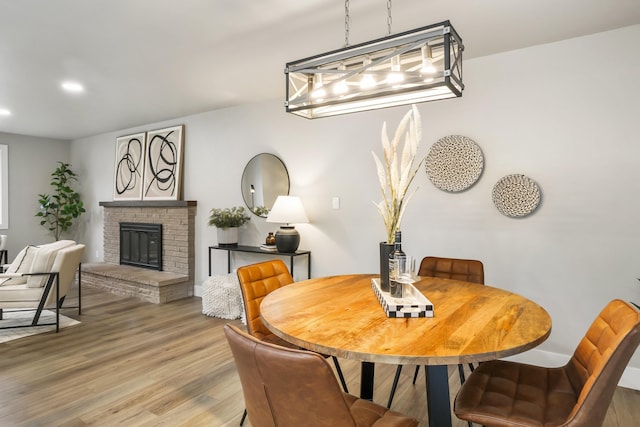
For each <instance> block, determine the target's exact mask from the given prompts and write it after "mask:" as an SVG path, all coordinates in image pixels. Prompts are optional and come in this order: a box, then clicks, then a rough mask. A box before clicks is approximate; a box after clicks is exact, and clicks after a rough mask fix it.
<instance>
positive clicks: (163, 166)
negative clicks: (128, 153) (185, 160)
mask: <svg viewBox="0 0 640 427" xmlns="http://www.w3.org/2000/svg"><path fill="white" fill-rule="evenodd" d="M183 145H184V125H179V126H173V127H169V128H165V129H158V130H154V131H150V132H147V150H146V158H145V161H144V188H143V191H142V200H181V198H182V151H183Z"/></svg>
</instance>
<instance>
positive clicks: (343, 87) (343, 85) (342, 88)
mask: <svg viewBox="0 0 640 427" xmlns="http://www.w3.org/2000/svg"><path fill="white" fill-rule="evenodd" d="M338 70H339V71H342V72H343V74H342V75H341V76H340V77H339V79H341V80H339V81H338V82H336V83H335V84H334V85H333V93H334V95H344V94H345V93H347V92H349V86H347V79H345V78H343V77H344V74H345V73H346V67H345V66H344V64H341V65H340V66H339V67H338Z"/></svg>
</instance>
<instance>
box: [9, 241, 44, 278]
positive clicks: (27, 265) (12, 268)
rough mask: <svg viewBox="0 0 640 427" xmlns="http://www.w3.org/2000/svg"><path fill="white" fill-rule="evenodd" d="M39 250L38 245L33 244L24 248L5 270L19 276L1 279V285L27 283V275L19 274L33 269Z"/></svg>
mask: <svg viewBox="0 0 640 427" xmlns="http://www.w3.org/2000/svg"><path fill="white" fill-rule="evenodd" d="M37 251H38V247H37V246H33V245H29V246H27V247H26V248H24V249H22V250H21V251H20V252H19V253H18V255H17V256H16V258H15V259H14V260H13V262H12V263H11V264H9V267H8V268H7V270H6V271H5V273H7V274H16V275H18V276H17V277H12V278H3V279H0V286H8V285H23V284H25V283H27V277H26V276H20V275H19V274H24V273H28V272H29V271H30V270H31V264H32V263H33V258H34V257H35V255H36V252H37Z"/></svg>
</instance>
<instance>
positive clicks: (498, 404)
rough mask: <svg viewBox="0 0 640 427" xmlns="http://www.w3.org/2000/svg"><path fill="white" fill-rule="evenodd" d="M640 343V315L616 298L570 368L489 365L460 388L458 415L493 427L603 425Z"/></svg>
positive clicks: (456, 404) (498, 362)
mask: <svg viewBox="0 0 640 427" xmlns="http://www.w3.org/2000/svg"><path fill="white" fill-rule="evenodd" d="M639 343H640V312H639V311H638V310H637V309H636V308H635V307H633V306H632V305H631V304H629V303H626V302H624V301H621V300H613V301H611V302H610V303H609V304H607V306H606V307H604V309H603V310H602V311H601V312H600V314H599V315H598V317H597V318H596V319H595V320H594V321H593V323H592V324H591V326H590V327H589V329H588V330H587V333H586V334H585V336H584V337H583V338H582V340H581V341H580V343H579V344H578V347H577V348H576V350H575V352H574V353H573V356H572V357H571V359H570V360H569V362H568V363H567V364H566V365H564V366H562V367H554V368H546V367H540V366H533V365H527V364H523V363H517V362H510V361H503V360H493V361H489V362H484V363H482V364H480V366H478V368H476V369H475V371H474V372H472V373H471V375H469V378H467V381H466V382H465V383H464V384H463V386H462V387H461V388H460V390H459V392H458V395H457V396H456V399H455V402H454V412H455V414H456V416H457V417H458V418H460V419H463V420H467V421H470V422H474V423H480V424H483V425H485V426H487V427H503V426H513V425H517V426H522V427H533V426H544V427H555V426H563V427H594V426H601V425H602V423H603V422H604V418H605V415H606V413H607V409H608V408H609V404H610V403H611V399H612V398H613V394H614V392H615V389H616V386H617V384H618V381H619V380H620V377H621V376H622V373H623V371H624V369H625V368H626V366H627V364H628V363H629V359H631V356H633V354H634V352H635V350H636V348H637V347H638V344H639Z"/></svg>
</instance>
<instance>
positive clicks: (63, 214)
mask: <svg viewBox="0 0 640 427" xmlns="http://www.w3.org/2000/svg"><path fill="white" fill-rule="evenodd" d="M58 163H59V165H58V167H57V168H56V169H55V170H54V171H53V173H52V174H51V176H52V179H51V186H52V187H53V188H54V192H53V194H52V195H49V194H38V197H39V198H38V203H39V205H40V210H39V211H38V212H37V213H36V216H37V217H40V218H42V220H41V221H40V225H42V226H44V227H47V229H48V230H49V231H53V234H54V236H55V239H56V240H60V236H61V235H62V233H63V232H66V231H67V230H69V228H71V226H72V225H73V220H74V219H76V218H78V217H79V216H80V215H81V214H82V213H84V212H85V209H84V204H83V203H82V200H81V199H80V194H78V193H77V192H76V191H74V190H73V188H71V183H72V181H77V180H78V178H77V177H76V174H75V173H74V172H73V171H72V170H71V169H69V166H70V165H69V164H68V163H63V162H58Z"/></svg>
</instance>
